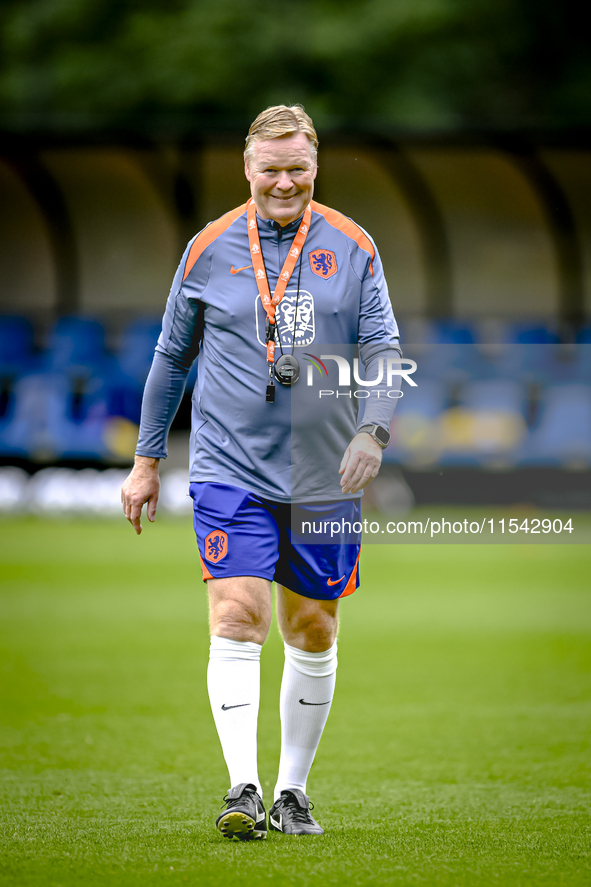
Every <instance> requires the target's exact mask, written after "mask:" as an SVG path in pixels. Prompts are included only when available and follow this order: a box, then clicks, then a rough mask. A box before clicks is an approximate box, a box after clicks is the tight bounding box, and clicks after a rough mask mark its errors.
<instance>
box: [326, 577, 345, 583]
mask: <svg viewBox="0 0 591 887" xmlns="http://www.w3.org/2000/svg"><path fill="white" fill-rule="evenodd" d="M344 578H345V577H344V576H341V578H340V579H335V580H334V581H333V580H332V579H327V580H326V584H327V585H338V584H339V582H342V581H343V579H344Z"/></svg>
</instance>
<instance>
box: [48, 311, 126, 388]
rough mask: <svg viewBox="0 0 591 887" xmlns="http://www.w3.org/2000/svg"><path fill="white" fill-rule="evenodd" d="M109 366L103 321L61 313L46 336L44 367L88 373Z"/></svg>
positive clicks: (105, 368) (78, 374)
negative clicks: (61, 315)
mask: <svg viewBox="0 0 591 887" xmlns="http://www.w3.org/2000/svg"><path fill="white" fill-rule="evenodd" d="M109 368H110V361H109V355H108V354H107V352H106V350H105V330H104V328H103V326H102V324H100V323H99V322H98V321H96V320H91V319H89V318H85V317H60V319H59V320H58V321H57V322H56V323H55V325H54V327H53V329H52V330H51V332H50V334H49V336H48V339H47V347H46V351H45V354H44V356H43V369H44V370H45V371H46V372H63V371H65V372H68V373H69V374H70V375H77V376H88V375H89V374H90V373H93V372H95V373H96V372H105V371H107V370H108V369H109Z"/></svg>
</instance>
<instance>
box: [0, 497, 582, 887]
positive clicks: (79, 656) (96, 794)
mask: <svg viewBox="0 0 591 887" xmlns="http://www.w3.org/2000/svg"><path fill="white" fill-rule="evenodd" d="M462 516H465V509H464V510H463V511H462ZM0 560H1V562H2V580H3V581H2V591H1V592H0V611H1V612H2V620H0V675H1V680H0V752H1V754H2V759H1V760H0V766H1V767H3V770H2V788H1V789H0V799H1V801H0V810H1V813H0V881H1V882H2V884H3V885H6V887H53V885H61V887H75V885H80V884H85V885H88V887H95V885H105V887H107V885H108V887H113V885H115V887H125V885H130V887H131V885H133V887H140V885H141V887H146V885H148V887H152V885H154V887H156V885H158V887H159V885H163V884H170V885H179V887H182V885H184V884H187V883H189V884H199V885H203V887H209V885H212V887H215V885H218V884H242V883H244V884H248V885H253V887H257V885H260V884H269V883H272V884H277V885H280V887H283V885H294V884H295V885H302V887H304V885H318V884H323V885H324V884H329V885H332V884H334V885H351V887H353V885H365V884H372V885H384V884H386V885H390V884H392V885H400V887H403V885H404V887H409V885H417V887H419V885H429V887H490V885H497V887H557V885H561V887H583V885H585V887H587V885H588V884H589V862H590V859H589V815H588V812H589V802H590V797H589V776H590V773H589V762H590V756H589V729H588V728H589V714H590V711H589V707H590V701H591V653H590V650H591V646H590V644H589V637H590V634H591V598H590V593H589V581H588V576H589V565H590V555H589V550H588V546H584V545H579V546H568V545H564V546H563V545H543V546H541V545H540V546H526V545H516V546H500V545H489V546H485V545H474V546H461V545H455V546H454V545H451V546H445V545H433V546H429V545H416V546H405V545H399V546H398V545H373V546H372V545H367V546H365V548H364V560H363V563H362V570H361V578H362V586H361V588H360V589H359V591H358V592H357V593H356V594H355V595H353V596H352V597H351V598H347V599H346V600H345V601H343V604H342V624H341V631H340V641H339V644H340V649H339V661H340V662H339V673H338V681H337V693H336V696H335V701H334V704H333V708H332V710H331V715H330V718H329V721H328V724H327V728H326V731H325V735H324V737H323V739H322V742H321V745H320V749H319V752H318V756H317V761H316V763H315V765H314V767H313V769H312V773H311V777H310V780H309V785H308V788H309V792H310V794H311V796H312V799H313V801H314V803H315V804H316V812H315V815H317V816H318V819H319V821H320V822H321V823H322V825H323V826H324V827H325V828H326V834H325V835H324V836H322V837H321V838H319V839H306V838H302V839H289V838H286V837H285V836H282V835H275V834H272V835H271V836H270V837H269V839H268V840H267V841H266V842H264V844H256V845H249V844H246V845H238V844H235V845H230V844H227V843H224V841H223V840H222V839H221V837H220V836H219V834H218V833H217V832H216V831H215V829H214V827H213V821H214V820H215V816H216V815H217V813H218V812H219V809H220V804H221V798H222V795H223V793H224V791H225V790H226V788H227V782H226V780H227V772H226V769H225V766H224V762H223V759H222V755H221V751H220V748H219V744H218V742H217V737H216V735H215V728H214V725H213V719H212V717H211V713H210V711H209V704H208V700H207V693H206V688H205V665H206V659H207V647H208V641H209V637H208V628H207V614H206V603H205V595H204V591H203V585H202V583H201V580H200V577H199V568H198V564H197V554H196V546H195V542H194V538H193V533H192V528H191V524H190V520H187V521H184V522H183V523H180V522H176V521H170V520H161V519H160V518H159V519H158V520H157V522H156V524H155V525H154V526H148V527H146V528H145V531H144V533H143V534H142V536H141V537H139V538H138V537H135V536H134V534H133V533H132V531H131V529H130V528H129V526H128V525H127V524H126V522H125V521H124V520H123V518H121V520H120V521H117V522H110V521H103V522H99V521H80V520H76V521H70V520H65V519H64V520H56V521H53V522H43V521H38V520H35V519H19V520H17V521H14V522H11V523H9V522H8V521H4V522H3V523H2V526H1V527H0ZM282 658H283V657H282V646H281V643H280V641H279V637H278V634H277V632H276V631H272V632H271V636H270V638H269V640H268V642H267V643H266V644H265V648H264V651H263V656H262V662H261V671H262V694H261V713H260V721H259V747H260V756H259V758H260V775H261V779H262V782H263V786H264V790H265V794H266V796H267V798H268V797H269V795H270V792H271V791H272V786H273V783H274V779H275V776H276V773H277V760H278V749H279V724H278V695H279V682H280V679H281V670H282Z"/></svg>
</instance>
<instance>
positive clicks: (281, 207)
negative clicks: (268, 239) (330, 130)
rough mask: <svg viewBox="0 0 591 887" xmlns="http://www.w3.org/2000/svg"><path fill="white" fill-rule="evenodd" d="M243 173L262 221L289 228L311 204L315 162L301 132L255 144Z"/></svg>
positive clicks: (309, 144) (310, 147) (307, 141)
mask: <svg viewBox="0 0 591 887" xmlns="http://www.w3.org/2000/svg"><path fill="white" fill-rule="evenodd" d="M244 171H245V173H246V178H247V179H248V181H249V182H250V192H251V194H252V196H253V198H254V202H255V203H256V207H257V213H258V215H259V216H260V217H261V218H262V219H273V220H274V221H275V222H279V224H280V225H282V226H284V225H289V223H290V222H294V221H295V220H296V219H298V218H299V217H300V216H301V214H302V213H303V211H304V210H305V208H306V207H307V205H308V204H309V202H310V201H311V200H312V196H313V194H314V179H315V178H316V160H315V158H314V157H313V149H312V144H311V142H310V141H309V139H308V138H307V137H306V136H305V135H304V133H303V132H298V133H296V134H295V135H292V136H288V137H287V138H280V139H268V140H266V141H260V142H255V144H254V149H253V152H252V158H251V160H250V163H249V162H248V160H246V161H245V165H244Z"/></svg>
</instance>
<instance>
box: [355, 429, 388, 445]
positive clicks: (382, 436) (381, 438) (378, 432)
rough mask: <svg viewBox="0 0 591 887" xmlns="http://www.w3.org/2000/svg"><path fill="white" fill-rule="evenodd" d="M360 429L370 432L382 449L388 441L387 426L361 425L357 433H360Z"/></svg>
mask: <svg viewBox="0 0 591 887" xmlns="http://www.w3.org/2000/svg"><path fill="white" fill-rule="evenodd" d="M362 431H365V433H366V434H371V436H372V437H373V439H374V440H375V442H376V443H379V445H380V446H381V448H382V449H385V448H386V447H387V446H388V444H389V443H390V432H389V431H388V430H387V428H382V426H381V425H362V426H361V428H360V429H359V431H358V432H357V434H361V432H362Z"/></svg>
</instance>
